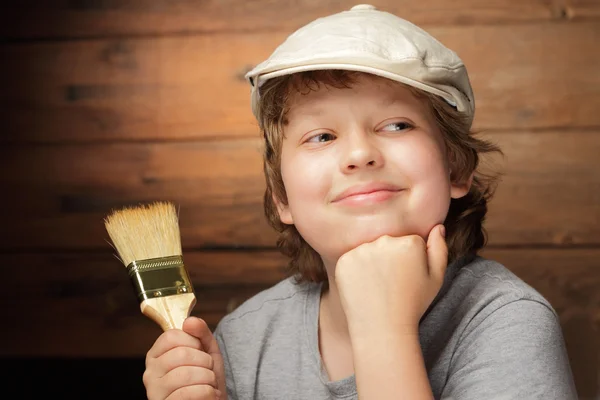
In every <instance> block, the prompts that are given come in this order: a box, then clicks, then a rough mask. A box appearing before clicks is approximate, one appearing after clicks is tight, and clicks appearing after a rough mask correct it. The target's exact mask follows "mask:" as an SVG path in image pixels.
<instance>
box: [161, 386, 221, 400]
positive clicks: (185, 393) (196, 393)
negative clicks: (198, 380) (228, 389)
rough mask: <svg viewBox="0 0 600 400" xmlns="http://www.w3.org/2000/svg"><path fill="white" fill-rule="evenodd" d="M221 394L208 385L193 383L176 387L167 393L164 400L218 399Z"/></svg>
mask: <svg viewBox="0 0 600 400" xmlns="http://www.w3.org/2000/svg"><path fill="white" fill-rule="evenodd" d="M221 396H222V394H221V392H220V391H218V390H216V389H215V388H213V387H212V386H209V385H193V386H186V387H182V388H180V389H177V390H176V391H174V392H173V393H171V394H170V395H169V397H167V398H166V399H165V400H182V399H189V400H197V399H202V400H219V399H220V398H221Z"/></svg>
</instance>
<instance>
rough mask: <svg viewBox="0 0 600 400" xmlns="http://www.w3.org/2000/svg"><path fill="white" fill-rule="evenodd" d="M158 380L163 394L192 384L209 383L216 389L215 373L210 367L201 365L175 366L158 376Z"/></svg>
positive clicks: (168, 393)
mask: <svg viewBox="0 0 600 400" xmlns="http://www.w3.org/2000/svg"><path fill="white" fill-rule="evenodd" d="M160 381H161V382H160V384H161V387H162V388H163V390H164V393H165V395H170V394H171V393H173V392H174V391H176V390H177V389H180V388H183V387H186V386H193V385H209V386H212V387H213V388H214V389H218V387H217V378H216V376H215V373H214V372H213V371H211V370H210V369H206V368H201V367H177V368H175V369H173V370H171V371H169V372H168V373H167V374H166V375H165V376H163V377H162V378H160ZM164 397H167V396H164Z"/></svg>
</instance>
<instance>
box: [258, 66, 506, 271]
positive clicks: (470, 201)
mask: <svg viewBox="0 0 600 400" xmlns="http://www.w3.org/2000/svg"><path fill="white" fill-rule="evenodd" d="M360 75H369V74H365V73H362V72H354V71H345V70H318V71H307V72H298V73H295V74H291V75H286V76H282V77H278V78H272V79H270V80H268V81H266V82H265V83H264V84H263V85H262V86H261V88H260V101H259V105H258V110H257V120H258V124H259V127H260V130H261V134H262V136H263V138H264V143H263V144H264V149H263V169H264V174H265V179H266V190H265V193H264V212H265V216H266V217H267V220H268V222H269V224H270V225H271V226H272V227H273V228H274V229H275V230H276V231H277V232H279V238H278V239H277V247H278V248H279V249H280V251H281V252H282V253H283V254H284V255H286V256H288V257H289V259H290V260H289V263H288V266H287V272H288V274H289V275H290V276H295V277H296V279H297V280H298V281H300V282H302V281H312V282H322V281H326V280H327V273H326V271H325V268H324V265H323V261H322V260H321V257H320V256H319V254H318V253H317V252H316V251H315V250H314V249H313V248H312V247H310V245H309V244H308V243H307V242H306V241H305V240H304V239H303V238H302V236H301V235H300V233H299V232H298V231H297V230H296V227H295V226H294V225H288V224H284V223H282V222H281V220H280V219H279V213H278V211H277V205H276V203H275V200H274V199H275V198H276V199H277V200H278V201H279V202H281V203H282V204H287V195H286V192H285V187H284V184H283V179H282V175H281V168H280V167H281V147H282V142H283V139H284V137H285V133H284V127H285V125H286V124H287V114H288V112H289V99H290V98H291V96H294V95H297V94H306V93H309V92H310V91H315V90H318V89H319V88H320V87H321V85H325V86H329V87H334V88H349V87H352V85H353V84H354V83H356V81H357V78H358V77H359V76H360ZM375 78H376V79H384V78H379V77H375ZM393 83H394V84H398V85H403V84H401V83H397V82H393ZM404 86H405V87H407V88H408V89H409V90H410V91H411V92H412V93H413V94H414V95H415V96H417V98H420V99H422V100H423V101H424V102H425V103H426V104H427V105H428V107H429V109H430V111H431V112H432V114H433V116H434V117H435V121H436V122H437V124H438V126H439V128H440V130H441V132H442V134H443V137H444V142H445V143H446V149H447V157H448V160H449V164H450V167H451V174H450V179H451V181H452V182H464V181H466V180H467V179H468V178H469V177H470V176H471V174H472V173H474V176H473V181H472V184H471V187H470V190H469V192H468V193H467V194H466V195H465V196H463V197H461V198H459V199H451V201H450V207H449V210H448V214H447V217H446V219H445V221H444V226H445V227H446V242H447V245H448V262H452V261H454V260H456V259H457V258H459V257H462V256H465V255H472V254H476V253H477V251H478V250H480V249H481V248H483V247H484V246H485V244H486V242H487V235H486V232H485V229H484V227H483V222H484V220H485V216H486V213H487V203H488V201H489V200H490V198H491V197H492V196H493V193H494V189H495V186H496V183H497V181H498V178H499V176H500V174H498V173H494V174H491V173H488V174H486V173H483V172H481V171H479V170H478V166H479V164H480V154H483V153H492V152H497V153H500V154H502V151H501V150H500V148H498V147H497V146H496V145H494V144H493V143H491V142H488V141H485V140H482V139H478V138H476V137H475V135H476V132H474V131H472V130H471V124H470V121H469V120H468V118H466V116H465V115H464V114H463V113H461V112H459V111H457V110H456V109H455V108H453V107H451V106H450V105H449V104H448V103H447V102H446V101H445V100H444V99H442V98H441V97H439V96H437V95H434V94H431V93H429V92H425V91H423V90H420V89H416V88H414V87H411V86H406V85H404Z"/></svg>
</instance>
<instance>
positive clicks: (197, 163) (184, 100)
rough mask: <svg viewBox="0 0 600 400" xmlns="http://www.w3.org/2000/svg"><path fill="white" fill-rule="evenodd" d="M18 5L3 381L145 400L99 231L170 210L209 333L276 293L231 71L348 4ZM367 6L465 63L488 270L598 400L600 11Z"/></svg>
mask: <svg viewBox="0 0 600 400" xmlns="http://www.w3.org/2000/svg"><path fill="white" fill-rule="evenodd" d="M18 4H20V5H18V6H16V5H12V6H11V7H12V8H6V7H8V6H4V7H5V8H4V9H3V10H2V12H1V13H0V14H1V15H2V16H1V17H0V18H1V19H2V23H0V34H1V35H2V37H3V40H2V42H1V43H0V58H1V60H2V61H1V63H0V79H1V82H0V86H1V88H2V89H1V90H2V91H1V93H2V95H1V96H0V102H1V104H0V120H1V121H2V130H1V135H0V171H1V175H0V187H2V193H3V194H2V196H1V197H2V205H3V207H2V208H1V211H0V212H1V218H2V221H3V224H2V228H1V230H2V231H1V232H2V237H1V240H0V268H1V271H2V276H3V277H4V279H3V281H2V282H3V287H2V288H3V290H1V291H0V298H1V299H2V304H3V307H2V309H3V312H4V320H5V323H4V326H3V329H1V333H0V335H1V336H0V339H1V340H0V346H1V347H0V356H1V357H3V359H5V360H8V361H10V362H12V363H13V364H9V365H13V366H15V367H14V368H13V369H12V373H13V375H14V376H19V374H22V375H26V376H29V377H31V374H34V376H37V378H38V379H41V380H44V377H45V376H46V374H48V373H50V375H51V376H52V377H57V378H56V379H58V380H59V382H57V381H56V379H54V378H52V379H49V378H45V379H46V380H45V381H44V382H45V383H46V384H47V385H50V386H46V387H45V388H44V390H45V392H46V393H47V390H48V387H61V383H60V379H61V378H60V376H64V375H62V374H63V373H66V374H67V375H69V374H70V375H69V376H76V377H78V378H77V379H79V382H80V384H81V385H82V386H83V385H85V384H96V385H98V384H99V385H101V386H104V387H106V386H111V385H107V384H106V382H107V380H108V382H111V381H110V379H112V382H113V383H114V385H117V384H116V382H120V383H119V385H121V386H119V387H120V389H119V392H118V393H119V394H124V393H126V390H129V391H130V392H129V393H128V395H127V396H124V397H127V398H135V397H136V396H138V397H139V398H143V392H142V388H141V371H143V357H144V354H145V352H146V351H147V350H148V349H149V347H150V346H151V344H152V343H153V341H154V340H155V339H156V337H157V336H158V335H159V334H160V331H159V329H158V327H157V326H155V325H154V324H153V323H152V322H150V321H149V320H147V319H146V318H145V317H143V316H142V315H141V314H140V312H139V309H138V306H137V303H136V300H135V298H134V295H133V291H132V289H131V286H130V283H129V281H128V279H127V276H126V274H125V270H124V267H123V266H122V265H120V264H119V263H118V261H117V260H116V259H115V258H114V257H113V254H112V250H111V248H110V246H109V245H108V243H107V240H108V238H107V234H106V233H105V231H104V226H103V222H102V218H103V217H104V216H105V215H106V214H107V213H108V212H109V211H110V210H111V209H112V208H113V207H120V206H123V205H130V204H132V203H137V202H146V201H151V200H172V201H175V202H176V203H178V204H179V205H180V206H181V211H180V216H181V232H182V240H183V245H184V253H185V257H186V264H187V265H188V268H189V270H190V272H191V275H192V279H193V281H194V284H195V286H196V289H197V293H198V297H199V299H198V305H197V307H196V308H195V310H194V314H196V315H198V316H202V317H204V318H205V319H207V320H208V321H209V323H210V324H211V326H214V325H215V324H216V323H217V322H218V321H219V319H220V318H221V317H222V316H223V315H224V314H225V313H226V312H227V311H229V310H232V309H233V308H234V307H235V306H236V305H237V304H239V303H240V302H241V301H243V300H244V299H246V298H248V297H249V296H251V295H253V294H255V293H256V292H258V291H259V290H262V289H264V288H266V287H268V286H270V285H272V284H273V283H275V282H276V281H278V280H279V279H281V278H282V277H283V275H282V272H281V271H282V266H283V265H284V263H285V260H284V259H283V258H282V257H281V256H280V255H279V254H278V253H277V252H276V251H275V250H274V240H275V235H274V234H273V232H272V231H271V230H270V229H269V228H268V226H267V224H266V222H265V220H264V218H263V214H262V206H261V195H262V192H263V189H264V182H263V178H262V175H261V174H262V170H261V158H260V153H259V151H258V148H259V141H258V130H257V126H256V123H255V121H254V120H253V117H252V114H251V111H250V104H249V87H248V85H247V84H246V83H245V82H244V80H243V75H244V73H245V72H246V71H247V70H249V69H250V68H251V67H252V66H253V65H256V64H257V63H258V62H260V61H261V60H262V59H264V58H265V57H266V56H268V54H270V52H271V51H272V50H273V49H274V48H275V46H276V45H277V44H278V43H279V42H281V41H282V40H283V39H284V38H285V37H286V35H288V34H289V33H291V32H292V31H293V30H295V29H296V28H298V27H299V26H301V25H303V24H305V23H307V22H309V21H311V20H312V19H314V18H316V17H318V16H322V15H325V14H328V13H333V12H338V11H342V10H345V9H348V8H350V7H351V6H352V5H354V4H355V3H354V2H350V1H347V0H343V1H328V0H324V1H320V2H315V1H308V0H299V1H295V2H293V3H288V2H286V1H283V0H279V1H265V0H254V1H241V0H235V1H233V0H222V1H200V0H182V1H166V0H160V1H158V0H157V1H152V2H148V1H144V0H130V1H126V0H74V1H65V0H48V1H44V2H41V1H39V2H36V1H33V0H29V1H24V2H19V3H18ZM372 4H375V5H377V6H378V7H379V8H380V9H384V10H387V11H391V12H394V13H398V14H399V15H401V16H403V17H405V18H407V19H409V20H412V21H413V22H415V23H417V24H420V25H422V26H423V27H424V28H426V29H427V30H429V31H430V32H431V33H432V34H433V35H434V36H436V37H438V38H439V39H440V40H441V41H442V42H443V43H445V44H446V45H448V46H449V47H451V48H453V49H454V50H456V51H457V52H458V54H459V55H460V56H461V57H462V58H463V59H464V61H465V62H466V65H467V66H468V69H469V71H470V75H471V79H472V83H473V86H474V89H475V94H476V101H477V107H478V109H477V112H476V118H475V127H476V128H477V129H479V130H482V131H483V135H484V136H485V137H486V138H489V139H492V140H493V141H495V142H497V143H498V144H499V145H500V146H501V147H502V148H503V149H504V151H505V153H506V159H505V160H504V161H503V164H502V168H503V170H504V171H505V178H504V180H503V182H502V183H501V185H500V187H499V189H498V192H497V196H496V198H495V200H494V201H493V202H492V204H491V211H490V214H489V218H488V220H487V229H488V232H489V235H490V240H489V246H488V248H487V249H486V250H485V251H484V254H483V255H485V256H489V257H492V258H495V259H497V260H499V261H501V262H503V263H505V264H506V265H507V267H509V268H510V269H512V270H513V271H514V272H516V273H517V274H518V275H519V276H521V277H522V278H523V279H524V280H526V281H527V282H529V283H530V284H531V285H532V286H534V287H535V288H536V289H538V290H539V291H540V292H541V293H542V294H544V295H545V296H546V297H547V298H548V299H549V300H550V301H551V302H552V303H553V305H554V306H555V308H556V309H557V311H558V312H559V313H560V316H561V323H562V326H563V329H564V334H565V337H566V340H567V344H568V349H569V353H570V357H571V362H572V366H573V370H574V373H575V378H576V383H577V387H578V391H579V393H580V396H581V398H582V399H597V398H600V261H599V260H600V0H497V1H483V0H479V1H478V0H455V1H450V0H426V1H419V2H414V1H408V0H396V1H392V0H378V1H373V2H372ZM84 360H85V361H84ZM106 360H109V361H110V362H109V363H108V365H107V361H106ZM111 360H112V361H114V362H112V361H111ZM128 360H129V361H128ZM127 362H130V364H127ZM124 365H126V366H127V365H128V366H130V367H131V368H130V369H127V368H125V367H123V366H124ZM92 366H95V367H92ZM85 368H90V369H89V371H93V372H90V374H95V375H94V376H93V377H90V376H89V375H90V374H88V375H86V372H85V371H86V369H85ZM92 368H95V369H92ZM57 369H58V370H60V371H62V372H60V374H61V375H58V374H59V372H57ZM41 371H44V372H41ZM99 371H102V372H99ZM107 371H113V375H112V376H109V375H107ZM52 374H54V375H52ZM117 375H118V376H117ZM82 376H88V379H89V381H85V379H83V378H82ZM100 377H101V379H102V380H103V382H100V383H98V382H96V381H95V380H96V379H97V378H98V379H99V378H100ZM82 379H83V380H82ZM117 379H120V380H117ZM51 381H52V383H50V382H51ZM132 381H135V382H136V383H135V384H134V385H133V387H128V386H127V382H132ZM81 382H85V383H81ZM33 386H35V385H33ZM71 387H72V386H71ZM98 390H99V387H96V391H94V392H92V393H100V392H99V391H98ZM115 390H116V389H115ZM65 393H66V392H63V395H64V394H65ZM88 398H89V397H88Z"/></svg>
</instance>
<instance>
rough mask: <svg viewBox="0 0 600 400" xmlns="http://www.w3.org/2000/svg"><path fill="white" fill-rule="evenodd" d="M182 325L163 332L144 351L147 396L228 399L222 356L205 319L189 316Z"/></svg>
mask: <svg viewBox="0 0 600 400" xmlns="http://www.w3.org/2000/svg"><path fill="white" fill-rule="evenodd" d="M182 328H183V329H182V330H180V329H169V330H167V331H165V332H163V333H162V334H161V335H160V336H159V337H158V339H156V342H154V345H153V346H152V347H151V348H150V350H149V351H148V353H147V355H146V371H145V372H144V376H143V382H144V386H145V387H146V394H147V396H148V399H149V400H164V399H168V400H171V399H178V400H179V399H197V400H201V399H202V400H203V399H206V400H208V399H211V400H213V399H217V400H227V390H226V388H225V372H224V366H223V357H222V356H221V352H220V351H219V346H218V344H217V341H216V339H215V338H214V336H213V334H212V333H211V331H210V329H209V328H208V326H207V325H206V322H204V321H203V320H201V319H199V318H195V317H189V318H188V319H186V320H185V322H184V323H183V327H182Z"/></svg>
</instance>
